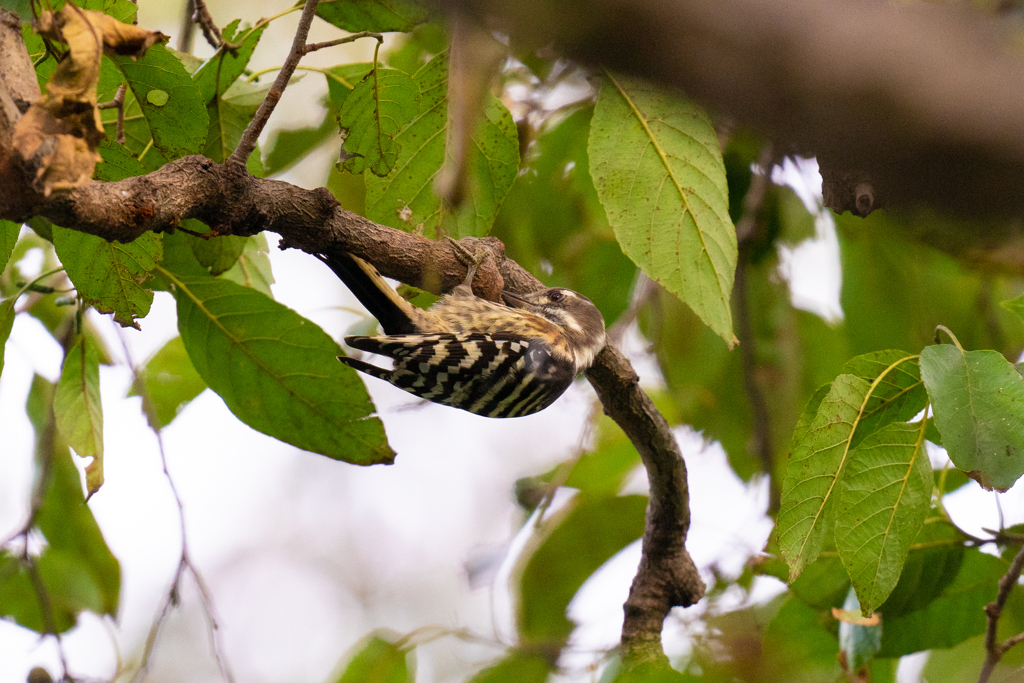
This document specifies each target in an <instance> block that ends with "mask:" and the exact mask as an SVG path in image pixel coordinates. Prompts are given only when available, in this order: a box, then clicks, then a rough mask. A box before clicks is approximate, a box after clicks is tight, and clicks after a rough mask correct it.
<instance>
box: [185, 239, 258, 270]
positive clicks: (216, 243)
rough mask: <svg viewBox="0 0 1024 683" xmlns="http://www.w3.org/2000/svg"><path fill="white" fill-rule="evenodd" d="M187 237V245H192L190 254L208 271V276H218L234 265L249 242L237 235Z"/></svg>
mask: <svg viewBox="0 0 1024 683" xmlns="http://www.w3.org/2000/svg"><path fill="white" fill-rule="evenodd" d="M187 237H188V242H189V244H191V245H192V253H193V254H195V256H196V259H197V260H198V261H199V263H201V264H202V265H203V267H204V268H206V269H208V270H209V271H210V275H220V274H221V273H223V272H225V271H227V270H228V269H229V268H231V266H233V265H235V262H237V261H238V258H239V257H240V256H241V255H242V252H243V251H244V250H245V245H246V244H247V243H248V241H249V238H248V237H240V236H238V235H222V236H220V237H210V238H209V239H203V238H202V237H196V236H194V235H187Z"/></svg>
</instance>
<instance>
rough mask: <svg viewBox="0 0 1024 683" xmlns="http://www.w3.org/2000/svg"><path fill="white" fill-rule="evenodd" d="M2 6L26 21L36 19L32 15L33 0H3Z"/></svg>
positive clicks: (29, 21)
mask: <svg viewBox="0 0 1024 683" xmlns="http://www.w3.org/2000/svg"><path fill="white" fill-rule="evenodd" d="M0 7H3V8H4V9H5V10H7V11H8V12H14V13H15V14H17V15H18V18H19V19H21V20H22V21H23V22H25V23H31V22H32V20H33V19H35V17H34V16H33V15H32V0H3V2H0Z"/></svg>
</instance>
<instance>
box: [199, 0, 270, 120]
mask: <svg viewBox="0 0 1024 683" xmlns="http://www.w3.org/2000/svg"><path fill="white" fill-rule="evenodd" d="M239 22H240V20H239V19H235V20H234V21H232V22H231V23H230V24H228V25H227V26H225V27H224V31H223V33H222V35H223V36H224V40H225V41H228V42H234V41H237V40H238V38H239V36H238V35H236V33H237V31H238V25H239ZM266 27H267V25H266V24H264V25H262V26H260V27H259V28H257V29H256V30H254V31H250V30H246V32H245V40H243V41H242V43H241V45H238V47H237V48H235V50H234V51H231V50H228V49H227V47H226V46H223V45H222V46H221V47H220V48H218V50H217V51H216V52H215V53H214V54H213V56H212V57H210V58H209V59H207V60H206V61H205V62H203V63H202V64H201V65H200V66H199V68H198V69H196V70H195V72H194V73H193V74H192V82H193V83H195V84H196V87H198V88H199V92H201V93H202V97H203V103H204V104H209V103H210V102H212V101H213V100H214V98H215V97H217V96H218V95H221V94H223V93H224V92H225V91H226V90H227V89H228V88H229V87H231V84H232V83H234V82H235V80H236V79H237V78H238V77H239V76H241V75H242V74H243V73H244V72H245V67H246V66H248V64H249V59H250V58H252V53H253V51H255V50H256V45H257V44H258V43H259V42H260V37H261V36H262V35H263V31H264V30H265V29H266Z"/></svg>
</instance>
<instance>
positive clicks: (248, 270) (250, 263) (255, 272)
mask: <svg viewBox="0 0 1024 683" xmlns="http://www.w3.org/2000/svg"><path fill="white" fill-rule="evenodd" d="M269 251H270V247H268V246H267V238H266V237H264V236H263V233H260V234H258V235H253V236H252V237H250V238H248V240H246V242H245V246H244V248H243V249H242V254H241V255H240V256H239V257H238V260H237V261H235V264H234V265H233V266H231V267H230V268H228V269H227V270H226V271H225V272H224V274H223V275H222V276H221V277H223V278H224V279H225V280H231V281H232V282H236V283H238V284H240V285H242V286H244V287H252V288H253V289H255V290H256V291H258V292H263V293H264V294H266V295H267V296H269V297H270V298H271V299H273V298H274V294H273V292H271V291H270V285H272V284H274V273H273V272H272V271H271V268H270V256H269V254H268V252H269Z"/></svg>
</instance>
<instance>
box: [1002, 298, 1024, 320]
mask: <svg viewBox="0 0 1024 683" xmlns="http://www.w3.org/2000/svg"><path fill="white" fill-rule="evenodd" d="M999 305H1000V306H1002V307H1003V308H1005V309H1006V310H1008V311H1013V312H1014V313H1016V314H1017V317H1019V318H1020V319H1021V321H1022V322H1024V294H1021V295H1020V296H1018V297H1014V298H1013V299H1007V300H1006V301H1000V302H999Z"/></svg>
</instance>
